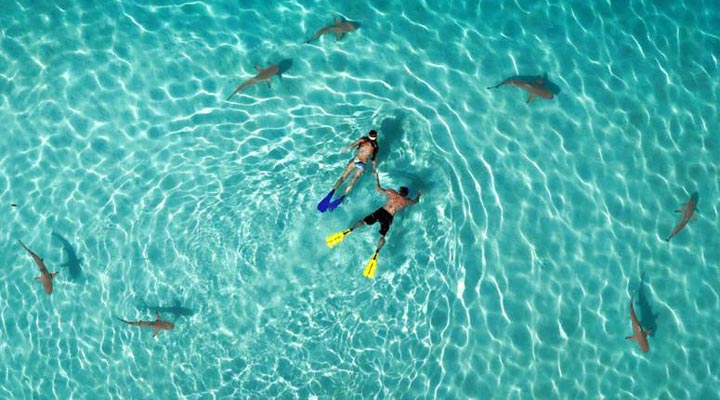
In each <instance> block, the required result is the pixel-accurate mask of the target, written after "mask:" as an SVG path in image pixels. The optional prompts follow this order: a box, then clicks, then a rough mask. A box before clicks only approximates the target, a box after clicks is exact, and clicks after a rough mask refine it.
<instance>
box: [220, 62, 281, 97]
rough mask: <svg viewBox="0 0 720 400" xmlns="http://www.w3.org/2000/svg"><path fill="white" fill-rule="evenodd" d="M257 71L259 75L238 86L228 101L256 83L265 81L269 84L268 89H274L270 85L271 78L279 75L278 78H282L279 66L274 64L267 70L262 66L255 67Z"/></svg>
mask: <svg viewBox="0 0 720 400" xmlns="http://www.w3.org/2000/svg"><path fill="white" fill-rule="evenodd" d="M255 70H257V75H255V76H254V77H252V78H250V79H249V80H247V81H246V82H245V83H243V84H242V85H240V86H238V87H237V88H236V89H235V91H234V92H232V94H231V95H230V96H228V98H227V99H226V101H227V100H230V99H231V98H232V97H233V96H235V94H237V93H238V92H240V91H242V90H243V89H245V88H247V87H248V86H252V85H254V84H256V83H260V82H263V81H265V82H267V84H268V87H272V86H271V85H270V78H272V77H273V76H275V75H277V76H278V77H281V72H280V66H279V65H278V64H272V65H270V66H269V67H267V68H265V69H263V68H260V66H258V65H256V66H255Z"/></svg>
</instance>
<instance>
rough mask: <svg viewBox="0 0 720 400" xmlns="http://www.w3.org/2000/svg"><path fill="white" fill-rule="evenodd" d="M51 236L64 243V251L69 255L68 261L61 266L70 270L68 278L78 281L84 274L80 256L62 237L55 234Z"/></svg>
mask: <svg viewBox="0 0 720 400" xmlns="http://www.w3.org/2000/svg"><path fill="white" fill-rule="evenodd" d="M51 236H55V237H56V238H58V240H60V242H62V245H63V250H65V253H66V254H67V261H66V262H65V263H63V264H62V265H60V266H61V267H65V268H67V269H68V276H69V277H70V279H72V280H76V279H77V278H79V277H80V274H81V273H82V268H81V266H82V259H80V258H78V255H77V253H76V252H75V249H74V248H73V246H72V245H71V244H70V242H68V241H67V240H66V239H65V238H64V237H62V236H60V234H59V233H56V232H53V233H52V234H51Z"/></svg>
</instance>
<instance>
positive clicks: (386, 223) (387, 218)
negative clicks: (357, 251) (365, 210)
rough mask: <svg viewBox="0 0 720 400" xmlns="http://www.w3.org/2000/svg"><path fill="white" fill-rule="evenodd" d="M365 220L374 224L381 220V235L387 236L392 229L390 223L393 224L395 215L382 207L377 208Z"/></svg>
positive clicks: (369, 223)
mask: <svg viewBox="0 0 720 400" xmlns="http://www.w3.org/2000/svg"><path fill="white" fill-rule="evenodd" d="M363 221H364V222H365V223H366V224H368V225H372V224H374V223H375V222H377V221H380V235H382V236H385V235H386V234H387V233H388V231H389V230H390V224H392V221H393V216H392V214H390V213H389V212H388V210H386V209H384V208H382V207H380V208H378V209H377V210H375V212H373V213H372V214H370V215H368V216H367V217H365V218H364V219H363Z"/></svg>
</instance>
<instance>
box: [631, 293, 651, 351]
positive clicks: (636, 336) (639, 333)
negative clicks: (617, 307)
mask: <svg viewBox="0 0 720 400" xmlns="http://www.w3.org/2000/svg"><path fill="white" fill-rule="evenodd" d="M630 321H631V323H632V328H633V335H632V336H628V337H626V338H625V339H627V340H634V341H636V342H638V344H639V345H640V349H641V350H642V351H643V353H647V352H648V351H650V345H649V344H648V340H647V336H648V335H649V334H651V333H652V329H649V330H643V327H642V325H640V321H638V319H637V316H636V315H635V308H634V307H633V302H632V299H630Z"/></svg>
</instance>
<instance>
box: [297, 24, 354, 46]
mask: <svg viewBox="0 0 720 400" xmlns="http://www.w3.org/2000/svg"><path fill="white" fill-rule="evenodd" d="M359 27H360V24H359V23H357V22H352V21H348V20H346V19H344V18H335V20H333V24H332V25H328V26H326V27H324V28H322V29H320V30H318V31H317V32H315V35H313V37H311V38H310V39H308V40H307V41H306V42H305V43H310V42H313V41H315V40H317V39H319V38H320V36H322V35H325V34H328V33H334V34H335V40H340V39H342V38H343V36H344V35H345V34H346V33H348V32H352V31H354V30H356V29H357V28H359Z"/></svg>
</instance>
